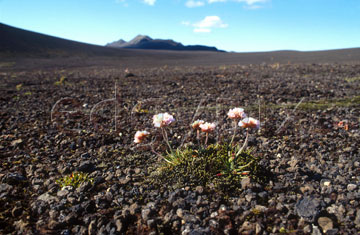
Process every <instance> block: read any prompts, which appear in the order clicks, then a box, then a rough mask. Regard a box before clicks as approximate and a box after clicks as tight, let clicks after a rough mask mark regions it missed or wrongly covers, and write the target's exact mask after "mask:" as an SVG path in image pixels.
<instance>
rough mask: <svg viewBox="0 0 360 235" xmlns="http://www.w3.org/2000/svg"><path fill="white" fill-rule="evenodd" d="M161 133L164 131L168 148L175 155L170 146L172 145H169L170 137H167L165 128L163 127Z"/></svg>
mask: <svg viewBox="0 0 360 235" xmlns="http://www.w3.org/2000/svg"><path fill="white" fill-rule="evenodd" d="M161 131H162V135H163V138H164V140H165V142H166V144H167V146H168V147H169V149H170V152H171V153H173V150H172V148H171V145H170V143H169V138H168V135H167V133H166V130H165V128H163V127H161Z"/></svg>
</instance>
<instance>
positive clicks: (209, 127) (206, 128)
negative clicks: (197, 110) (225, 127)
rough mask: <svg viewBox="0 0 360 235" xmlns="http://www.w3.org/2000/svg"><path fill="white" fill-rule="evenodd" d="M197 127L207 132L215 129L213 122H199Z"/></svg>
mask: <svg viewBox="0 0 360 235" xmlns="http://www.w3.org/2000/svg"><path fill="white" fill-rule="evenodd" d="M199 127H200V129H201V131H203V132H206V133H209V132H212V131H213V130H215V127H216V125H215V123H209V122H205V123H203V124H200V125H199Z"/></svg>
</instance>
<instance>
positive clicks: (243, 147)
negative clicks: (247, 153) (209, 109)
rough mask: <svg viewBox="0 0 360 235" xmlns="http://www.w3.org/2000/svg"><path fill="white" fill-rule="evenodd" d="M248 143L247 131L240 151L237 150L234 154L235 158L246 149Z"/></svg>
mask: <svg viewBox="0 0 360 235" xmlns="http://www.w3.org/2000/svg"><path fill="white" fill-rule="evenodd" d="M248 141H249V130H246V138H245V142H244V144H243V146H242V147H241V149H239V151H238V152H237V153H236V157H237V156H239V154H240V153H241V152H242V151H243V150H244V149H245V148H246V147H247V144H248Z"/></svg>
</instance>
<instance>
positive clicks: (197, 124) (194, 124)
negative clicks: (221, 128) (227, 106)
mask: <svg viewBox="0 0 360 235" xmlns="http://www.w3.org/2000/svg"><path fill="white" fill-rule="evenodd" d="M204 123H205V122H204V121H203V120H196V121H195V122H193V124H191V127H192V128H193V129H199V128H200V125H201V124H204Z"/></svg>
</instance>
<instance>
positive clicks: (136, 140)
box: [134, 131, 150, 144]
mask: <svg viewBox="0 0 360 235" xmlns="http://www.w3.org/2000/svg"><path fill="white" fill-rule="evenodd" d="M148 135H150V133H149V132H148V131H137V132H136V134H135V137H134V143H136V144H140V143H141V142H142V141H143V140H144V139H145V138H146V137H147V136H148Z"/></svg>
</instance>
